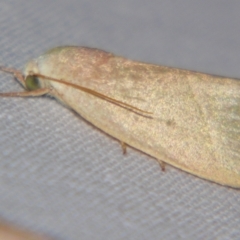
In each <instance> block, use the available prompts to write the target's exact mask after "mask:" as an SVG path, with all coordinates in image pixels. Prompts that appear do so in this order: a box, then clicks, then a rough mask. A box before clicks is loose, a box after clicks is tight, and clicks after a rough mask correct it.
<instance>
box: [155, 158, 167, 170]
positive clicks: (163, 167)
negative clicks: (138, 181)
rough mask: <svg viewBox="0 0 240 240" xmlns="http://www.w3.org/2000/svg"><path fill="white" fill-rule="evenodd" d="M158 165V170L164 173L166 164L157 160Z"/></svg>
mask: <svg viewBox="0 0 240 240" xmlns="http://www.w3.org/2000/svg"><path fill="white" fill-rule="evenodd" d="M157 161H158V163H159V165H160V168H161V169H162V171H163V172H165V167H166V163H165V162H163V161H162V160H157Z"/></svg>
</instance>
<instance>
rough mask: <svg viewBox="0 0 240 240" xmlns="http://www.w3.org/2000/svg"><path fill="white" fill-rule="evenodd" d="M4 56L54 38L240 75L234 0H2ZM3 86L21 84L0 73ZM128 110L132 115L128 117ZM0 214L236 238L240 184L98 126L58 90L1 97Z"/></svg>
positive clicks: (85, 229) (87, 230)
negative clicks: (217, 179) (132, 144)
mask: <svg viewBox="0 0 240 240" xmlns="http://www.w3.org/2000/svg"><path fill="white" fill-rule="evenodd" d="M0 6H1V7H0V32H1V38H0V46H1V47H0V48H1V54H0V65H7V66H12V67H15V68H18V69H22V68H23V67H24V64H25V63H26V62H27V61H28V60H29V59H31V58H33V57H36V56H38V55H40V54H41V53H43V52H44V51H46V50H47V49H49V48H52V47H55V46H59V45H81V46H89V47H96V48H100V49H104V50H106V51H110V52H113V53H115V54H118V55H121V56H125V57H128V58H131V59H136V60H139V61H144V62H151V63H156V64H162V65H167V66H173V67H179V68H185V69H186V68H187V69H191V70H196V71H201V72H208V73H212V74H217V75H225V76H229V77H240V68H239V62H240V50H239V49H240V47H239V45H240V15H239V9H240V2H239V1H228V2H226V1H223V0H213V1H207V0H202V1H192V0H186V1H179V2H178V1H169V0H168V1H156V0H154V1H147V0H130V1H129V0H122V1H111V0H104V1H97V0H93V1H87V0H80V1H79V0H68V1H64V0H59V1H53V0H41V1H40V0H39V1H37V0H36V1H26V0H25V1H24V0H18V1H13V0H9V1H2V2H1V4H0ZM0 78H1V80H0V92H8V91H22V88H21V87H20V85H19V84H18V83H17V82H16V81H14V79H13V78H12V77H11V76H9V75H7V74H1V75H0ZM126 120H127V119H126ZM0 218H2V219H5V220H8V221H10V222H12V223H15V224H18V225H19V226H24V227H26V228H28V229H31V230H33V231H37V232H42V233H46V234H48V235H50V236H53V237H55V238H56V239H62V240H63V239H66V240H77V239H84V240H90V239H95V240H98V239H99V240H100V239H106V240H107V239H109V240H110V239H111V240H123V239H132V240H144V239H151V240H158V239H165V240H175V239H239V236H240V228H239V226H240V192H239V191H238V190H235V189H231V188H228V187H223V186H220V185H217V184H214V183H210V182H208V181H205V180H202V179H199V178H197V177H195V176H192V175H190V174H187V173H185V172H182V171H180V170H178V169H175V168H173V167H171V166H169V165H167V167H166V171H165V172H162V171H161V169H160V167H159V164H158V163H157V161H155V160H154V159H153V158H151V157H149V156H147V155H145V154H144V153H141V152H139V151H137V150H134V149H131V148H128V149H127V155H126V156H125V155H123V154H122V150H121V145H120V144H119V142H118V141H116V140H114V139H112V138H111V137H109V136H107V135H106V134H104V133H103V132H101V131H99V130H97V129H96V128H95V127H93V126H92V125H91V124H89V123H87V122H86V121H85V120H83V119H82V118H81V117H80V116H78V115H77V114H75V113H73V112H72V111H71V110H69V109H67V108H65V107H64V106H62V105H61V104H59V103H58V102H57V101H55V100H54V99H51V98H48V97H38V98H24V99H23V98H11V99H10V98H1V99H0Z"/></svg>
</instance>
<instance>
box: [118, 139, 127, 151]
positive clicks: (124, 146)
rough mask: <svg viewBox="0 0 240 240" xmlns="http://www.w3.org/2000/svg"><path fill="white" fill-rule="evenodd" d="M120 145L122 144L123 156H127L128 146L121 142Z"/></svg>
mask: <svg viewBox="0 0 240 240" xmlns="http://www.w3.org/2000/svg"><path fill="white" fill-rule="evenodd" d="M120 143H121V147H122V151H123V154H126V153H127V144H126V143H125V142H122V141H120Z"/></svg>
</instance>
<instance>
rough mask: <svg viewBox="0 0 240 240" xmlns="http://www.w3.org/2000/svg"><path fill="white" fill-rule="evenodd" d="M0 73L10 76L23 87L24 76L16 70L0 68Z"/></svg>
mask: <svg viewBox="0 0 240 240" xmlns="http://www.w3.org/2000/svg"><path fill="white" fill-rule="evenodd" d="M0 71H2V72H6V73H10V74H12V75H13V76H14V77H15V78H16V79H17V80H18V81H19V82H20V83H21V84H22V85H23V86H25V80H24V75H23V74H22V72H21V71H19V70H18V69H15V68H8V67H4V66H0Z"/></svg>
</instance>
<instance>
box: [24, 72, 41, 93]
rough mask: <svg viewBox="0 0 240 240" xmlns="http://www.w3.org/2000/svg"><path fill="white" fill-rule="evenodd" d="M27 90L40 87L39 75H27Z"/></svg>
mask: <svg viewBox="0 0 240 240" xmlns="http://www.w3.org/2000/svg"><path fill="white" fill-rule="evenodd" d="M25 84H26V88H27V90H30V91H31V90H36V89H38V88H40V83H39V80H38V78H37V77H35V76H27V77H26V80H25Z"/></svg>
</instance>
